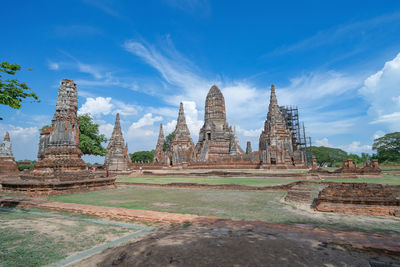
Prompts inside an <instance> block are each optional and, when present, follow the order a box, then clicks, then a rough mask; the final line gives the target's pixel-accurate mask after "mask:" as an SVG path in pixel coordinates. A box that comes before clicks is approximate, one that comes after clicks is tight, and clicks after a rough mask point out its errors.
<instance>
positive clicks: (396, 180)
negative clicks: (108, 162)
mask: <svg viewBox="0 0 400 267" xmlns="http://www.w3.org/2000/svg"><path fill="white" fill-rule="evenodd" d="M296 181H301V179H290V178H277V177H273V178H264V177H260V178H231V177H229V178H208V177H146V176H145V177H143V176H142V177H121V178H118V179H117V182H128V183H150V184H169V183H198V184H210V185H215V184H239V185H251V186H272V185H278V184H289V183H292V182H296ZM324 181H330V182H349V183H378V184H391V185H400V176H396V175H391V174H383V175H382V177H364V178H356V179H337V178H327V179H325V180H324Z"/></svg>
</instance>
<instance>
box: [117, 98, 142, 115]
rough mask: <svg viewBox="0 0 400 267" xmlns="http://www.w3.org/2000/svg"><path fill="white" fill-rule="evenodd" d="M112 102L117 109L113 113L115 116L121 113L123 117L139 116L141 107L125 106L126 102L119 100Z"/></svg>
mask: <svg viewBox="0 0 400 267" xmlns="http://www.w3.org/2000/svg"><path fill="white" fill-rule="evenodd" d="M112 102H113V105H114V107H116V109H115V110H114V111H113V114H117V113H119V114H120V115H123V116H128V115H137V114H138V110H140V107H138V106H135V105H130V104H125V103H124V102H121V101H118V100H112Z"/></svg>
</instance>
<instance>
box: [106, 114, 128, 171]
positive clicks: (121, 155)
mask: <svg viewBox="0 0 400 267" xmlns="http://www.w3.org/2000/svg"><path fill="white" fill-rule="evenodd" d="M131 163H132V161H131V158H130V157H129V154H128V144H125V140H124V137H123V136H122V130H121V124H120V120H119V113H117V116H116V118H115V123H114V129H113V132H112V135H111V138H110V142H109V143H108V146H107V154H106V158H105V160H104V166H105V168H106V169H107V170H109V171H126V170H128V169H129V168H130V164H131Z"/></svg>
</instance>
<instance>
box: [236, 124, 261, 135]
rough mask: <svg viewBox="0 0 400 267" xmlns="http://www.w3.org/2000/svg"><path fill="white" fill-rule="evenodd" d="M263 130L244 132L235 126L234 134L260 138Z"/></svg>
mask: <svg viewBox="0 0 400 267" xmlns="http://www.w3.org/2000/svg"><path fill="white" fill-rule="evenodd" d="M262 130H263V128H260V129H255V130H246V129H242V128H241V127H240V126H236V133H237V134H241V135H243V136H246V137H260V134H261V132H262Z"/></svg>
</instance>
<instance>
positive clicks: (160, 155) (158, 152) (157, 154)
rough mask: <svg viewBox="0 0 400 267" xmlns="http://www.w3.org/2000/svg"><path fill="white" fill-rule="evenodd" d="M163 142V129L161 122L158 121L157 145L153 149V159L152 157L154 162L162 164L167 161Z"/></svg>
mask: <svg viewBox="0 0 400 267" xmlns="http://www.w3.org/2000/svg"><path fill="white" fill-rule="evenodd" d="M164 143H165V138H164V130H163V126H162V123H160V131H159V133H158V140H157V145H156V149H155V150H154V159H153V162H154V164H160V165H163V164H167V162H168V156H167V153H166V152H165V151H164Z"/></svg>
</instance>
